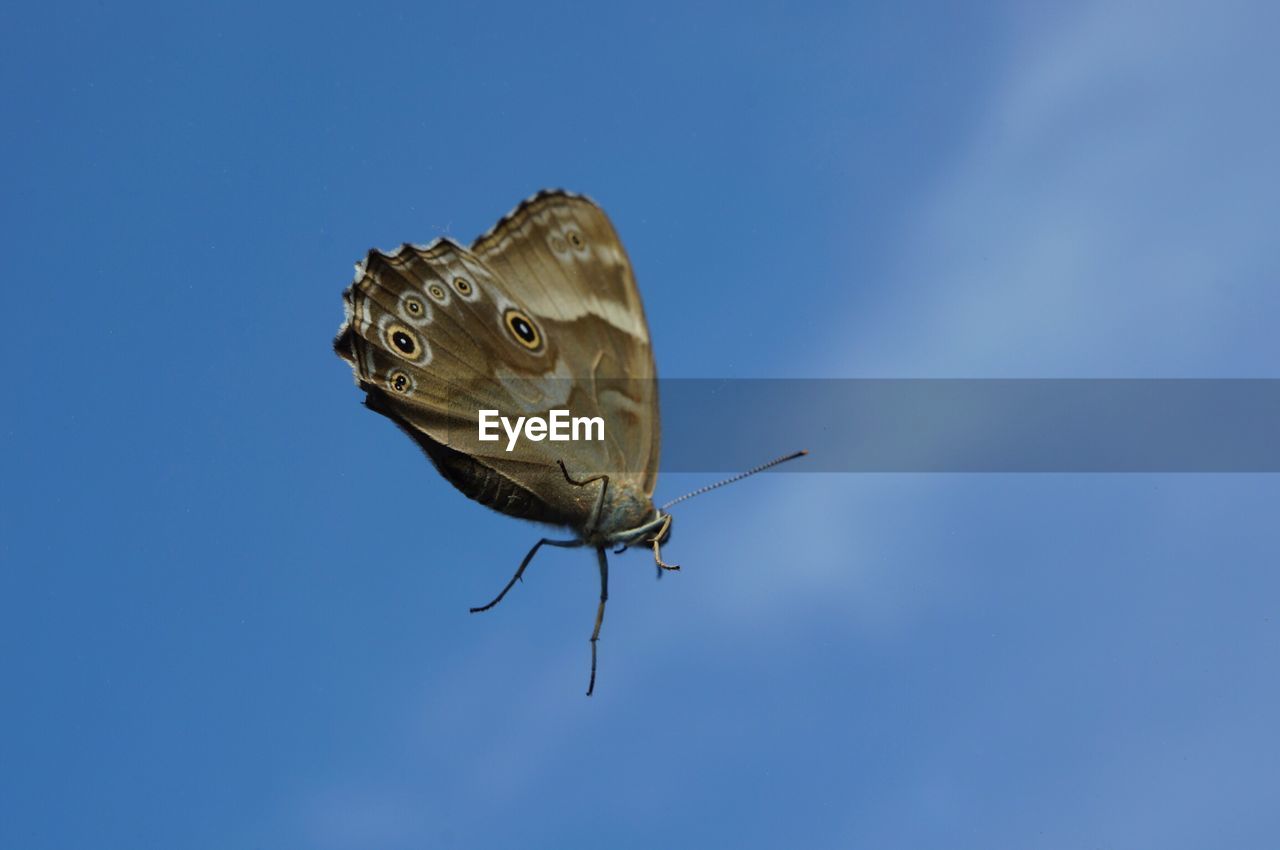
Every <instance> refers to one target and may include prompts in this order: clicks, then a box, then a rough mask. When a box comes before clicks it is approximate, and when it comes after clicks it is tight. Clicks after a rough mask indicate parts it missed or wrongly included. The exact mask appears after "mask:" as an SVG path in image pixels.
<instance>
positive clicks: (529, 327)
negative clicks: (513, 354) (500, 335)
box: [502, 309, 542, 351]
mask: <svg viewBox="0 0 1280 850" xmlns="http://www.w3.org/2000/svg"><path fill="white" fill-rule="evenodd" d="M502 323H503V324H504V325H506V326H507V330H508V331H510V332H511V335H512V336H513V337H515V340H516V342H518V343H520V344H521V345H522V346H524V347H525V348H527V349H529V350H530V351H537V350H538V349H540V348H542V332H541V331H539V330H538V326H537V325H535V324H534V323H533V319H530V318H529V317H528V316H527V315H525V314H524V313H522V312H521V311H519V310H516V309H509V310H507V312H506V313H504V314H503V316H502Z"/></svg>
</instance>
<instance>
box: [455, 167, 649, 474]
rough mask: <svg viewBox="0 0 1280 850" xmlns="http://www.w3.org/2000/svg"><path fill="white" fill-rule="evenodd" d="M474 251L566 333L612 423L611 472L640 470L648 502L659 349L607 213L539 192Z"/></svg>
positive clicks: (579, 374)
mask: <svg viewBox="0 0 1280 850" xmlns="http://www.w3.org/2000/svg"><path fill="white" fill-rule="evenodd" d="M472 251H473V252H474V253H475V255H476V256H477V257H478V258H480V259H481V260H482V261H483V262H484V263H485V264H486V265H487V266H489V267H490V268H492V269H493V270H494V272H495V273H496V274H498V275H499V276H500V277H501V278H502V280H503V281H504V282H505V284H506V285H507V287H508V288H509V289H510V291H511V293H512V295H513V296H515V297H517V298H519V299H520V300H521V302H522V303H525V304H527V305H528V306H529V308H530V310H532V311H533V312H534V313H535V314H536V315H537V316H538V317H540V318H542V319H543V320H549V321H554V322H555V323H556V324H557V325H559V326H562V328H563V331H562V333H561V336H560V340H559V342H560V344H561V346H562V347H563V348H564V349H565V353H566V359H567V362H568V363H569V364H571V368H572V369H573V371H574V378H575V379H577V380H579V381H581V382H583V383H584V384H585V385H586V386H587V388H588V389H589V393H590V394H591V395H593V396H594V398H595V405H594V406H595V407H596V408H598V409H599V410H601V412H602V414H603V415H604V416H605V420H606V422H607V423H608V424H607V425H606V433H607V434H610V435H611V440H610V442H611V444H612V445H611V446H610V457H609V459H608V461H607V462H606V466H605V469H608V470H610V471H612V472H615V473H616V472H618V471H624V472H628V471H629V472H631V473H633V476H634V480H635V483H636V484H637V485H638V487H639V488H640V489H641V491H642V492H643V493H644V494H645V495H651V494H652V493H653V488H654V485H655V483H656V480H657V466H658V455H659V448H660V439H661V432H660V425H659V418H658V394H657V385H656V377H657V374H656V370H655V367H654V362H653V349H652V347H651V346H650V342H649V326H648V323H647V322H646V321H645V315H644V306H643V305H642V304H641V301H640V292H639V290H638V289H637V287H636V281H635V276H634V274H633V273H632V269H631V262H630V260H629V259H628V258H627V253H626V251H625V250H624V249H623V247H622V243H621V241H620V240H619V239H618V234H617V232H616V231H615V230H614V228H613V224H612V223H611V222H610V221H609V218H608V217H607V216H606V215H605V214H604V211H603V210H601V209H600V207H598V206H596V204H595V203H593V202H592V201H591V200H589V199H587V198H585V197H582V196H580V195H574V194H571V193H568V192H563V191H551V192H542V193H540V194H538V195H536V196H535V197H533V198H531V199H529V200H527V201H525V202H524V203H523V204H521V205H520V206H519V207H517V208H516V209H515V210H514V211H513V212H511V213H510V214H509V215H507V216H505V217H504V218H503V219H502V220H501V221H500V222H498V224H497V225H496V226H495V227H494V228H493V230H491V231H490V232H489V233H486V234H485V235H484V236H482V237H480V238H479V239H477V240H476V242H475V244H474V245H472ZM575 413H576V409H575Z"/></svg>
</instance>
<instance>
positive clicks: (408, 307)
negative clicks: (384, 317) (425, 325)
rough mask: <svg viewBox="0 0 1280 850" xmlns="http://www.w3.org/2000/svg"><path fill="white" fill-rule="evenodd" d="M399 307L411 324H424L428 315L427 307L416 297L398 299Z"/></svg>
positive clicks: (409, 296)
mask: <svg viewBox="0 0 1280 850" xmlns="http://www.w3.org/2000/svg"><path fill="white" fill-rule="evenodd" d="M400 305H401V308H402V309H403V311H404V314H405V316H406V317H407V318H408V319H409V321H411V322H425V321H426V320H427V318H428V316H429V315H430V313H428V311H427V305H426V304H425V303H424V302H423V301H422V299H421V298H419V297H418V296H416V295H405V296H404V297H402V298H401V299H400Z"/></svg>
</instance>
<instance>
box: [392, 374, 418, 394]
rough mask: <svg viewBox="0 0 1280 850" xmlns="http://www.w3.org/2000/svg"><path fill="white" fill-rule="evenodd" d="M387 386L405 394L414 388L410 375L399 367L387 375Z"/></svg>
mask: <svg viewBox="0 0 1280 850" xmlns="http://www.w3.org/2000/svg"><path fill="white" fill-rule="evenodd" d="M387 386H389V387H391V389H392V390H394V391H395V392H398V393H401V394H404V393H408V392H409V390H411V389H413V381H412V380H411V379H410V378H409V376H408V375H406V374H405V373H404V372H401V371H400V370H399V369H397V370H396V371H394V372H392V373H391V374H390V375H388V376H387Z"/></svg>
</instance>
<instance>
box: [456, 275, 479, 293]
mask: <svg viewBox="0 0 1280 850" xmlns="http://www.w3.org/2000/svg"><path fill="white" fill-rule="evenodd" d="M453 288H454V289H456V290H458V294H459V295H461V296H462V297H463V298H470V297H471V293H472V292H473V291H474V289H473V287H472V286H471V281H469V280H467V279H466V278H465V277H455V278H454V279H453Z"/></svg>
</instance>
